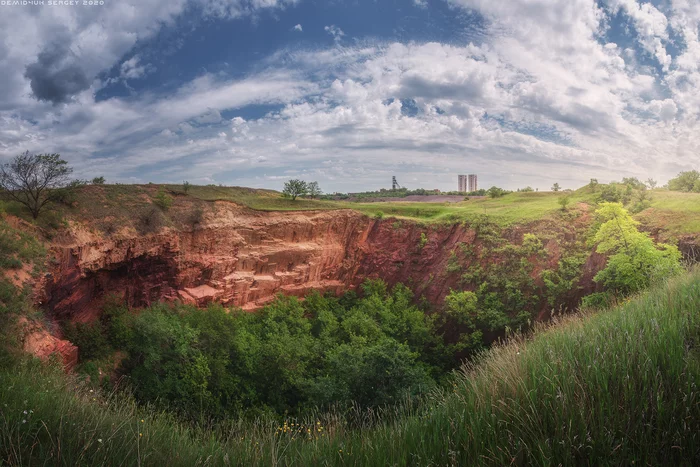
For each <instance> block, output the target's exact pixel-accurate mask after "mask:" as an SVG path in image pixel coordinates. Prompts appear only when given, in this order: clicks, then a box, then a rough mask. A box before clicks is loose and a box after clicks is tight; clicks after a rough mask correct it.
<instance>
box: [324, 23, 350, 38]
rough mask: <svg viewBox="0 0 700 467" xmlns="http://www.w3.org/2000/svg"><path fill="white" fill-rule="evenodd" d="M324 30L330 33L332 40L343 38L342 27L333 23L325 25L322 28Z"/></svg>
mask: <svg viewBox="0 0 700 467" xmlns="http://www.w3.org/2000/svg"><path fill="white" fill-rule="evenodd" d="M323 30H324V31H326V32H327V33H328V34H330V35H331V36H332V37H333V40H334V41H339V40H340V39H342V38H343V36H344V35H345V33H344V32H343V30H342V29H340V28H339V27H338V26H336V25H335V24H332V25H330V26H325V27H324V28H323Z"/></svg>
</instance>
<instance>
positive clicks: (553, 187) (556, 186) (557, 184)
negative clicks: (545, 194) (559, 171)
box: [552, 183, 561, 191]
mask: <svg viewBox="0 0 700 467" xmlns="http://www.w3.org/2000/svg"><path fill="white" fill-rule="evenodd" d="M559 190H561V187H560V186H559V183H555V184H554V185H552V191H559Z"/></svg>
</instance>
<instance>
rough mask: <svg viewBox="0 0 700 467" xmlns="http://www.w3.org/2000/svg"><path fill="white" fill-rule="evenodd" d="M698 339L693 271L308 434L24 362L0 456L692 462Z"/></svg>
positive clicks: (2, 383)
mask: <svg viewBox="0 0 700 467" xmlns="http://www.w3.org/2000/svg"><path fill="white" fill-rule="evenodd" d="M699 342H700V273H699V272H697V271H696V272H694V273H691V274H688V275H686V276H683V277H679V278H676V279H674V280H672V281H670V282H669V283H668V284H665V285H662V286H660V287H658V288H655V289H653V290H651V291H649V292H648V293H645V294H642V295H640V296H638V297H636V298H634V299H632V300H629V301H627V302H626V303H624V304H622V305H621V306H619V307H616V308H613V309H610V310H605V311H602V312H599V313H595V314H586V315H578V316H573V317H568V318H565V319H563V320H561V321H560V322H559V323H558V324H556V325H554V326H552V327H550V328H548V329H540V330H539V331H538V332H537V333H536V334H535V336H534V337H533V338H532V339H529V340H523V339H516V340H514V341H512V342H511V343H510V344H508V345H505V346H500V347H495V348H493V349H491V350H490V351H488V352H487V353H485V354H484V355H483V356H482V357H481V358H480V359H479V361H478V362H476V363H474V364H473V365H471V366H469V367H468V368H465V369H464V371H463V372H462V374H460V375H458V376H457V377H456V378H455V381H454V385H453V387H452V388H451V389H450V390H448V391H439V392H436V393H434V394H433V395H432V396H431V397H430V398H429V400H427V401H426V402H425V404H424V405H423V406H422V407H421V408H415V407H413V408H409V407H407V406H403V407H398V408H395V409H392V410H391V411H389V412H387V413H384V414H381V415H377V414H375V415H374V416H373V417H369V418H371V419H373V420H370V422H371V423H370V422H368V423H367V424H366V427H365V428H364V429H354V430H351V429H349V428H348V427H347V426H346V425H345V424H344V423H343V422H342V417H338V416H330V415H329V416H326V417H325V418H322V417H319V418H318V421H319V422H321V425H322V426H324V428H325V429H324V431H323V433H327V434H328V435H327V436H323V437H320V436H313V437H312V439H311V440H309V439H308V437H307V436H303V435H302V436H299V435H298V434H297V435H296V436H294V435H290V434H289V433H282V434H279V432H278V430H277V428H278V427H277V425H276V424H274V423H273V422H272V421H261V420H258V421H257V422H236V421H232V422H231V423H230V425H229V426H228V427H226V428H221V429H218V430H215V431H210V430H196V429H191V428H187V427H185V426H183V425H181V424H179V423H178V422H176V421H175V420H174V419H173V418H172V417H170V416H169V415H167V414H160V413H154V412H152V411H149V410H147V409H139V408H137V407H136V406H135V405H134V404H133V403H132V402H131V401H130V400H128V399H125V398H124V397H123V396H112V397H107V396H104V395H95V394H93V393H90V392H89V390H88V389H87V386H81V385H79V384H76V383H75V382H73V381H72V380H71V378H66V377H64V376H63V375H61V374H60V373H57V372H52V371H51V370H50V369H45V368H40V367H39V366H38V365H37V364H35V363H26V364H22V365H20V366H19V367H18V368H14V369H10V370H8V369H5V370H2V371H0V456H2V458H3V459H4V461H5V463H7V464H9V465H27V464H30V463H32V464H45V463H48V464H50V465H139V464H140V465H300V466H306V465H448V464H449V465H582V464H583V465H586V464H594V465H632V464H635V465H650V464H651V465H660V464H664V465H698V463H699V462H700V398H699V397H700V394H699V392H698V391H699V388H698V385H700V361H699V350H698V343H699ZM25 410H26V411H27V414H25V413H24V411H25ZM377 418H379V419H381V420H380V421H379V422H378V423H376V419H377ZM141 419H143V422H141ZM314 420H315V419H314V418H310V419H308V420H307V421H306V422H302V424H304V423H307V424H308V425H304V426H305V427H306V426H309V425H314V424H315V422H314ZM139 434H142V436H140V435H139ZM100 440H101V441H100Z"/></svg>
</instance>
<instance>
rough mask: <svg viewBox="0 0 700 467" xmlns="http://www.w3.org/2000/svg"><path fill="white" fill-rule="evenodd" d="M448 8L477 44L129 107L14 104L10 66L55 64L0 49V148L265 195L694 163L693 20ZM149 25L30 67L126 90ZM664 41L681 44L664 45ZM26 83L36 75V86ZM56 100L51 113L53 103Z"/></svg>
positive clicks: (469, 3) (37, 48) (263, 65)
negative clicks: (620, 31)
mask: <svg viewBox="0 0 700 467" xmlns="http://www.w3.org/2000/svg"><path fill="white" fill-rule="evenodd" d="M156 3H158V2H156V1H155V0H153V2H151V3H147V4H145V3H144V5H147V7H148V8H150V9H151V10H152V11H153V12H154V14H155V16H156V17H159V18H165V21H166V22H167V19H168V18H170V19H172V18H173V17H175V16H177V14H179V13H177V11H179V10H177V9H176V8H175V9H174V7H173V6H172V4H171V5H169V6H168V8H166V7H165V6H164V4H160V3H158V4H159V5H160V7H159V8H156V6H155V5H156ZM292 3H294V2H278V1H275V0H258V1H247V2H242V1H239V2H234V1H223V0H222V1H218V2H215V1H212V2H209V3H208V5H209V7H208V8H209V9H208V10H207V11H208V12H209V13H208V14H211V15H217V14H221V15H224V16H227V15H228V16H231V15H232V14H249V12H250V11H251V10H250V9H251V8H254V7H257V8H259V9H260V10H261V11H265V9H266V8H272V7H277V8H284V7H285V6H287V5H291V4H292ZM450 3H451V4H452V5H453V7H455V8H458V9H468V10H470V11H471V12H473V13H474V14H476V15H480V16H481V17H482V18H483V20H484V23H485V24H486V26H485V31H486V34H485V36H484V38H483V39H484V40H483V41H482V42H479V43H478V44H441V43H435V42H431V43H413V42H411V43H398V42H393V41H386V42H383V41H371V40H365V41H363V42H362V43H359V45H356V46H348V47H338V46H337V45H335V46H332V47H327V48H325V49H318V48H312V49H307V50H299V49H294V50H286V49H285V50H281V51H279V52H278V53H275V54H273V55H272V56H270V57H268V58H266V59H262V61H261V62H260V63H259V64H258V65H259V66H256V67H255V68H254V69H255V70H258V71H256V72H255V73H251V74H249V75H246V76H243V77H242V78H240V77H239V78H236V79H231V78H227V77H226V75H222V74H214V73H204V74H202V75H200V76H198V77H196V78H195V79H192V80H190V81H188V82H186V83H182V84H181V85H180V86H179V87H178V88H177V89H176V90H174V91H172V92H168V93H165V94H162V95H155V94H150V93H144V94H142V95H140V96H139V99H132V98H129V99H127V98H111V99H108V100H104V101H99V102H97V101H95V99H94V97H93V96H92V94H91V93H86V92H82V91H84V90H85V88H84V87H81V86H75V85H73V87H66V86H64V87H63V88H61V89H63V92H62V93H61V95H62V96H64V97H62V98H61V99H53V100H51V99H44V100H43V101H41V102H39V103H37V102H36V99H32V101H31V102H27V101H25V100H23V99H24V98H23V97H21V96H23V95H29V94H31V93H30V92H27V93H22V92H21V91H22V89H23V87H22V86H25V88H26V89H27V90H30V91H31V90H32V89H33V87H34V86H33V84H32V85H30V84H28V83H30V82H33V81H32V78H29V75H28V76H27V77H26V78H25V77H24V73H23V72H22V71H24V72H28V71H29V66H30V65H32V64H35V63H36V64H38V63H40V62H41V63H42V64H47V63H54V62H52V61H51V60H49V59H47V58H44V59H43V60H40V59H39V55H40V54H42V53H44V52H45V51H47V50H50V49H49V46H48V45H45V43H47V44H48V43H50V41H49V42H47V41H45V40H44V41H39V42H35V43H34V46H33V47H34V49H31V50H30V48H26V49H25V50H26V51H27V57H30V59H29V60H27V59H25V58H22V57H19V56H17V55H16V54H15V53H14V51H13V49H12V48H9V47H6V50H5V52H3V51H1V50H0V65H3V64H7V63H10V62H8V61H7V60H10V61H11V63H12V67H11V68H8V69H10V70H17V69H19V70H20V73H19V80H18V79H17V73H16V72H10V73H9V75H8V83H10V84H8V86H12V87H13V89H15V91H17V90H19V91H20V92H19V93H17V92H14V93H12V95H10V94H9V93H6V94H5V95H4V97H3V95H0V154H2V155H13V154H15V153H17V152H19V151H20V150H23V149H30V150H33V149H35V148H36V149H37V150H43V149H44V148H45V147H46V145H47V144H50V145H51V146H52V148H53V150H57V151H59V152H61V151H65V152H66V154H69V155H70V157H71V158H72V162H73V161H80V167H81V170H85V171H86V175H99V174H100V173H106V172H107V171H110V173H111V172H115V174H114V178H115V179H122V180H140V181H147V180H148V179H152V180H154V181H176V180H180V179H185V178H186V179H189V180H193V181H195V180H201V181H202V182H204V181H206V183H210V182H211V181H214V180H216V181H219V182H222V183H237V184H242V185H256V186H271V187H276V186H278V184H279V183H278V180H281V179H284V178H285V177H286V178H288V177H289V176H291V175H290V174H293V175H294V176H300V177H309V178H313V179H316V180H319V181H322V182H323V181H326V182H328V183H331V182H332V183H333V185H332V187H329V188H328V189H331V188H332V189H333V190H336V189H337V190H350V191H353V190H356V189H359V188H362V187H366V188H372V187H374V188H376V187H381V186H386V184H387V183H386V181H387V179H389V180H390V176H391V174H393V173H397V174H400V177H405V179H407V180H411V179H416V182H414V183H415V184H416V185H419V186H422V187H424V188H435V187H440V188H450V187H452V186H454V174H455V173H457V172H458V171H462V170H464V169H465V167H470V168H474V170H476V171H478V173H479V174H480V178H481V179H482V180H483V181H484V183H489V184H498V185H501V186H506V187H509V188H516V187H518V186H525V185H531V186H539V187H541V188H545V187H548V186H551V184H552V183H553V182H554V181H558V182H560V183H562V184H564V185H565V186H571V187H574V186H576V185H577V184H581V183H584V182H585V181H586V180H587V179H588V178H592V177H595V178H599V179H601V180H606V179H610V178H613V177H617V178H619V177H620V176H621V175H623V174H624V175H631V176H640V177H643V178H646V177H647V176H649V175H650V174H653V175H654V176H655V177H656V178H664V177H670V176H673V175H675V172H677V171H678V170H680V169H682V168H690V167H692V166H697V165H698V164H700V159H699V154H700V140H698V139H697V138H696V137H695V135H697V133H698V131H700V128H699V124H698V122H699V121H700V93H698V92H697V90H698V89H700V42H699V41H698V31H699V29H698V26H699V25H700V11H699V10H698V9H697V7H696V6H695V4H694V3H693V2H688V0H671V1H670V2H668V3H667V4H664V5H665V6H663V5H661V6H659V5H658V4H657V7H654V6H652V5H650V4H646V3H645V4H640V3H639V2H636V1H634V0H606V1H605V2H596V1H594V0H539V1H537V2H532V1H530V0H511V1H509V2H495V1H493V0H450ZM139 5H141V4H139ZM234 6H235V7H236V8H237V9H233V7H234ZM184 7H185V6H184V4H183V5H180V8H184ZM140 8H145V6H144V7H140ZM234 10H235V11H234ZM217 12H219V13H217ZM114 14H117V12H116V10H115V12H114ZM159 15H160V16H159ZM614 17H622V18H623V20H624V21H625V22H626V23H629V24H630V25H631V27H630V36H631V37H632V38H633V40H632V41H631V42H630V43H625V44H617V43H615V42H614V40H613V39H614V38H611V37H609V36H608V32H609V30H610V28H611V21H612V20H613V18H614ZM101 18H102V17H101ZM102 19H103V20H105V21H106V20H108V19H109V18H108V17H103V18H102ZM122 19H123V17H122ZM2 22H3V19H1V18H0V23H2ZM85 24H86V25H90V24H92V23H90V22H86V23H85ZM100 24H101V23H100ZM158 27H161V26H159V23H158V22H155V21H151V22H148V23H146V22H144V23H143V24H141V25H138V27H132V26H130V27H129V29H128V31H127V30H125V29H124V26H123V23H122V22H120V21H116V20H115V22H114V23H109V25H108V26H106V29H105V31H106V32H104V34H107V35H108V36H110V37H122V36H124V37H127V38H128V39H124V40H123V43H122V45H120V46H119V47H115V48H110V47H107V46H106V45H105V44H102V45H101V46H102V47H105V48H106V50H107V53H106V54H105V55H104V56H101V55H99V54H96V53H94V52H92V50H93V49H91V48H90V46H89V45H88V42H89V41H87V39H80V38H79V39H76V42H74V44H75V43H80V44H82V46H81V48H80V49H77V48H76V49H75V50H81V54H82V55H80V58H81V60H79V61H76V60H74V58H73V57H72V55H71V53H70V50H73V48H71V49H70V50H68V51H63V52H65V53H64V54H63V55H60V56H61V57H62V58H61V59H60V60H58V59H57V60H55V63H56V65H55V67H54V68H51V67H50V66H48V67H47V66H42V67H38V69H39V70H44V69H48V70H61V69H63V68H65V67H66V66H70V65H71V64H75V65H79V66H80V67H81V69H82V70H83V71H84V74H85V76H86V77H87V78H88V80H89V81H90V82H92V77H93V76H95V75H96V74H97V73H98V72H99V71H100V70H104V69H108V68H109V67H111V66H113V65H114V64H118V63H120V65H119V66H118V71H119V74H120V76H122V77H124V78H125V79H138V78H140V77H143V76H144V75H145V74H147V73H148V65H145V64H144V63H142V61H141V55H132V53H133V52H130V50H131V47H132V46H133V44H134V42H133V41H134V40H136V39H134V38H133V37H134V34H135V37H138V38H143V37H148V35H149V34H153V31H155V30H157V28H158ZM293 29H295V28H293ZM300 29H301V27H300ZM73 30H74V31H76V32H77V34H78V36H80V34H81V33H80V31H83V29H80V27H77V26H76V27H75V28H73ZM324 30H325V31H326V32H327V33H328V34H329V35H331V36H332V37H333V38H334V40H335V41H340V40H341V39H342V38H343V36H344V34H343V32H342V30H340V28H338V27H337V26H334V25H331V26H326V27H325V28H324ZM0 31H2V30H1V29H0ZM134 31H136V32H134ZM2 34H3V33H2V32H0V36H1V35H2ZM85 34H87V36H86V37H90V38H94V37H96V36H95V34H96V33H95V32H94V31H93V32H91V33H89V34H88V33H85ZM672 37H681V38H682V39H683V40H682V41H678V43H676V44H675V47H668V44H669V43H670V41H671V38H672ZM31 40H33V39H31ZM2 47H3V42H2V41H0V49H1V48H2ZM94 50H97V49H94ZM119 51H121V52H120V53H117V52H119ZM3 53H4V55H3ZM54 55H55V54H54ZM52 56H53V55H52ZM52 56H51V57H52ZM8 57H9V58H8ZM51 57H49V58H51ZM125 57H130V58H128V59H126V60H125ZM282 58H283V59H282ZM3 60H5V61H4V62H3ZM120 60H122V61H121V62H120ZM649 60H653V61H655V63H657V64H658V69H656V68H655V66H650V65H649ZM260 70H264V71H260ZM35 74H36V76H37V79H36V81H37V82H40V81H39V80H38V78H40V77H43V76H44V75H42V74H41V73H35ZM45 74H46V73H45ZM46 75H47V76H53V75H51V74H46ZM59 75H60V74H59ZM32 76H33V75H32ZM88 87H89V84H88ZM35 95H37V97H38V95H39V94H38V93H35ZM43 95H45V94H43ZM17 96H20V97H17ZM54 102H64V103H66V105H63V106H59V107H58V108H56V109H54V107H53V106H51V105H50V104H53V103H54ZM3 105H4V106H5V107H7V106H10V105H11V106H12V111H3V110H2V109H3V107H2V106H3ZM249 106H262V108H265V109H266V110H265V111H264V115H261V116H257V117H251V116H246V117H245V118H244V115H246V114H244V112H243V110H241V109H245V108H246V107H249ZM269 109H272V110H269ZM257 115H260V114H257ZM57 122H58V124H56V123H57ZM93 154H99V155H100V158H93V157H91V156H92V155H93ZM115 167H116V169H115ZM164 167H165V168H164ZM470 170H471V169H470ZM606 174H608V175H607V178H606ZM86 178H87V177H86ZM322 184H323V183H322Z"/></svg>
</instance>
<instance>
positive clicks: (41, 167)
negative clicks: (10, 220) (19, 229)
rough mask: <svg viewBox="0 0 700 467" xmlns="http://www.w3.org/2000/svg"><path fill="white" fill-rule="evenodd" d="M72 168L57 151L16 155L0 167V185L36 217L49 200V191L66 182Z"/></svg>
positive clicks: (8, 194) (6, 193) (9, 196)
mask: <svg viewBox="0 0 700 467" xmlns="http://www.w3.org/2000/svg"><path fill="white" fill-rule="evenodd" d="M71 173H73V168H72V167H70V166H68V162H66V161H64V160H63V159H61V156H60V155H59V154H29V151H27V152H25V153H23V154H20V155H19V156H16V157H15V158H14V159H12V160H11V161H10V162H7V163H5V164H2V166H0V188H2V190H3V194H4V195H5V196H7V197H8V198H10V199H12V200H14V201H17V202H18V203H20V204H22V205H24V206H26V207H27V209H29V212H31V214H32V217H33V218H34V219H36V218H37V217H39V213H40V212H41V210H42V209H43V208H44V206H46V204H47V203H48V202H49V201H51V191H52V190H55V189H57V188H63V187H65V186H66V185H68V176H69V175H70V174H71Z"/></svg>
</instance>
